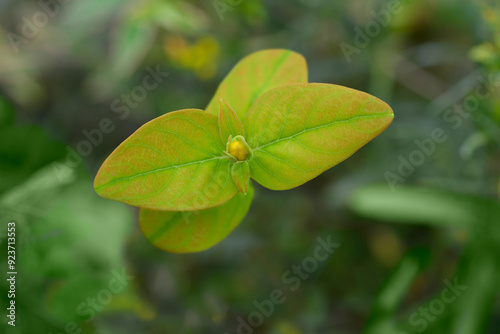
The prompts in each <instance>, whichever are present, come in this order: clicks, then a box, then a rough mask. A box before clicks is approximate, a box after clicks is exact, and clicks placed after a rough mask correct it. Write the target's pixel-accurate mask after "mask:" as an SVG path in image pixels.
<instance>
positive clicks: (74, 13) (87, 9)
mask: <svg viewBox="0 0 500 334" xmlns="http://www.w3.org/2000/svg"><path fill="white" fill-rule="evenodd" d="M129 3H131V1H130V0H125V1H124V0H85V1H72V2H71V3H65V4H64V12H63V16H62V20H61V23H62V24H63V25H68V26H72V25H74V26H79V27H80V26H81V25H85V27H86V29H92V28H95V27H98V26H99V24H104V23H105V22H106V21H107V20H109V18H110V17H111V16H113V15H116V13H117V12H119V10H120V9H121V8H123V7H126V5H127V4H129ZM82 13H85V15H82Z"/></svg>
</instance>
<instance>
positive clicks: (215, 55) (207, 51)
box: [164, 35, 220, 80]
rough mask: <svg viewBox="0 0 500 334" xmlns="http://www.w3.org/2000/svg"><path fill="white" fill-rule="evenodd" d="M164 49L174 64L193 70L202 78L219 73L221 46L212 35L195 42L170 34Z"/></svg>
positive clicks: (208, 77) (209, 77) (211, 76)
mask: <svg viewBox="0 0 500 334" xmlns="http://www.w3.org/2000/svg"><path fill="white" fill-rule="evenodd" d="M164 49H165V53H166V55H167V57H168V59H169V60H170V61H171V63H172V64H173V65H174V66H176V67H178V68H182V69H187V70H191V71H193V72H194V73H195V74H196V76H197V77H198V78H200V79H203V80H208V79H211V78H213V77H214V76H215V74H216V73H217V68H218V61H219V55H220V47H219V42H217V40H216V39H215V38H214V37H212V36H205V37H202V38H199V39H197V40H196V41H195V42H193V43H189V41H187V40H186V39H185V38H184V37H183V36H179V35H177V36H175V35H174V36H169V37H167V38H166V39H165V43H164Z"/></svg>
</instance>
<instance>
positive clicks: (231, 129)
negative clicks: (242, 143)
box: [219, 99, 245, 143]
mask: <svg viewBox="0 0 500 334" xmlns="http://www.w3.org/2000/svg"><path fill="white" fill-rule="evenodd" d="M219 130H220V137H221V140H222V142H223V143H227V142H228V138H229V136H233V137H235V136H243V137H245V130H244V129H243V125H242V124H241V121H240V119H239V118H238V115H236V113H235V112H234V110H233V109H231V107H230V106H229V104H227V103H226V102H225V101H224V100H222V99H220V108H219Z"/></svg>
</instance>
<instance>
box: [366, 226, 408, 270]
mask: <svg viewBox="0 0 500 334" xmlns="http://www.w3.org/2000/svg"><path fill="white" fill-rule="evenodd" d="M369 238H370V239H369V246H370V250H371V252H372V254H373V256H374V257H375V258H376V259H377V261H378V262H380V263H381V264H383V265H385V266H387V267H392V266H394V265H395V264H396V263H397V262H398V261H399V260H400V259H401V257H402V256H403V253H404V245H403V242H402V241H401V239H400V238H399V236H398V235H397V234H396V233H395V232H393V231H392V230H391V229H389V228H380V229H377V231H375V232H374V233H372V234H371V235H370V237H369Z"/></svg>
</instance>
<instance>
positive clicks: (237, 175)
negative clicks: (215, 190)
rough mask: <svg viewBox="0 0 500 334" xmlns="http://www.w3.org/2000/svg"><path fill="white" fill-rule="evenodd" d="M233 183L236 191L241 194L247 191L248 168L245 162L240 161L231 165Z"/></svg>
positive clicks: (248, 180)
mask: <svg viewBox="0 0 500 334" xmlns="http://www.w3.org/2000/svg"><path fill="white" fill-rule="evenodd" d="M232 174H233V181H234V184H235V185H236V187H237V188H238V190H239V191H240V192H241V193H242V194H246V193H247V191H248V184H249V182H250V168H249V166H248V162H247V161H240V162H238V163H235V164H234V165H233V170H232Z"/></svg>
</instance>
